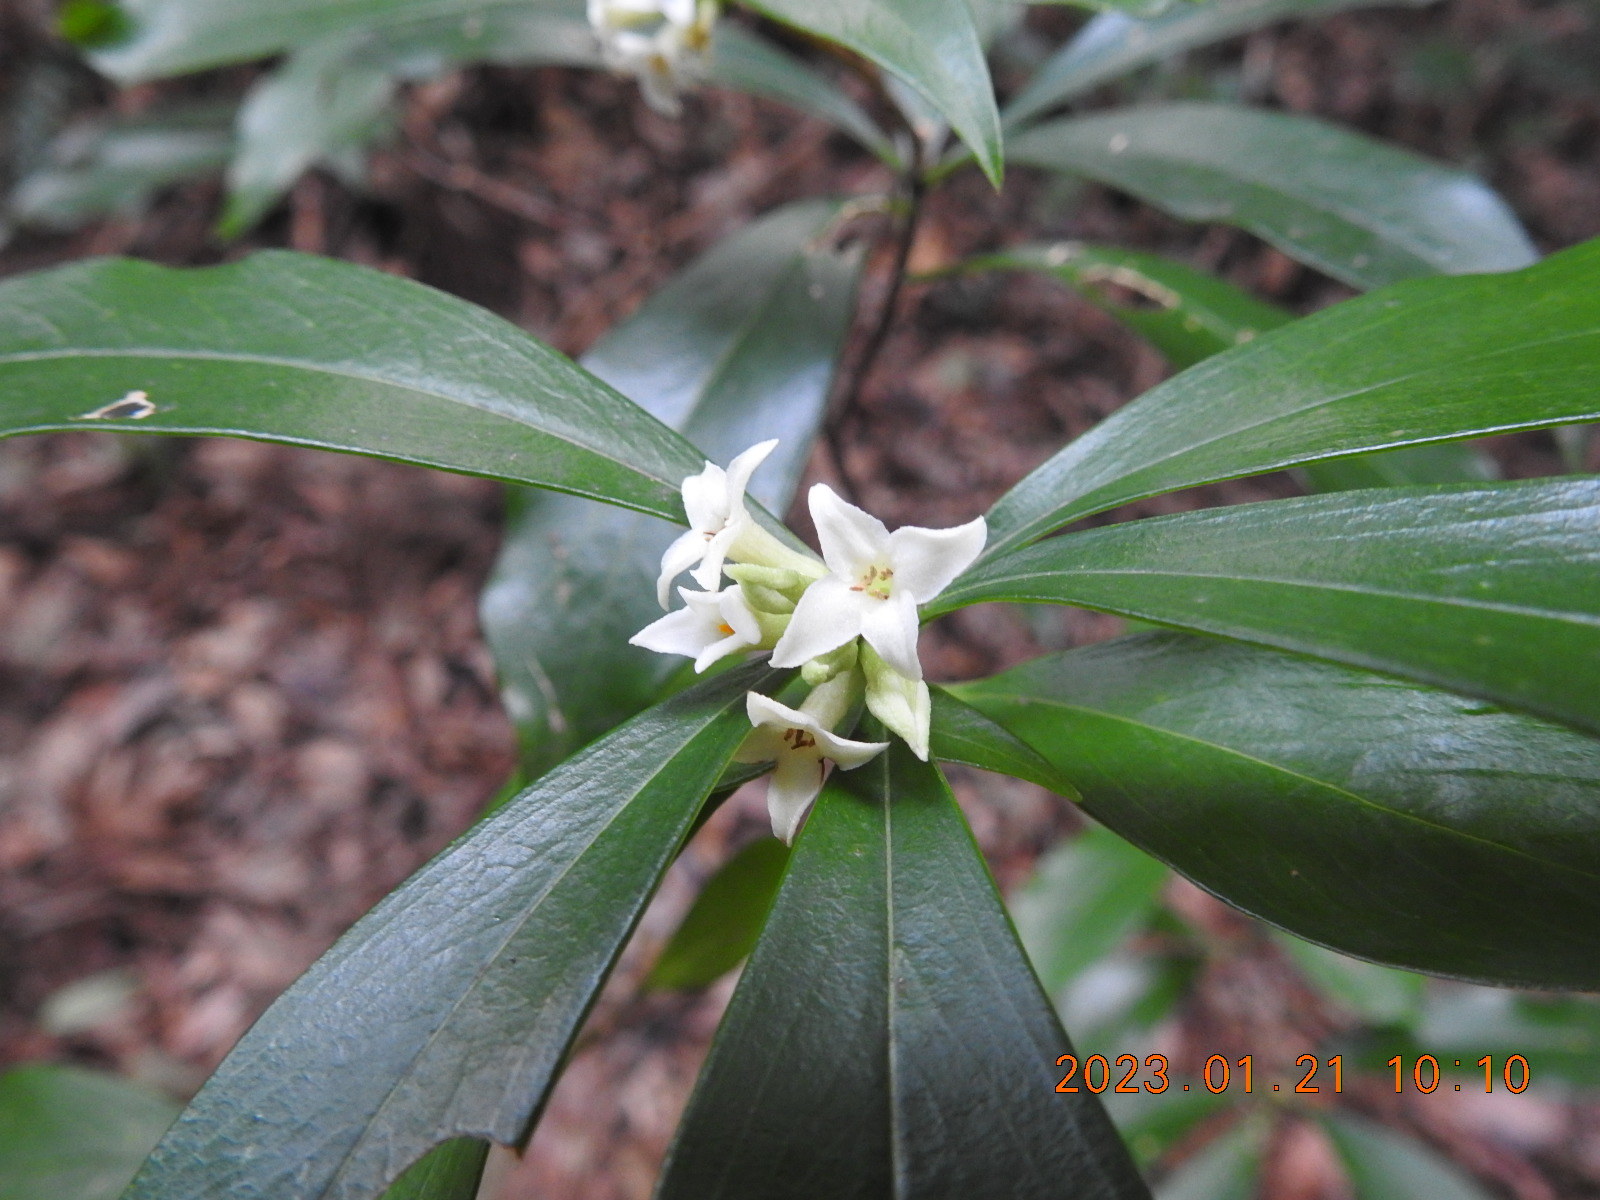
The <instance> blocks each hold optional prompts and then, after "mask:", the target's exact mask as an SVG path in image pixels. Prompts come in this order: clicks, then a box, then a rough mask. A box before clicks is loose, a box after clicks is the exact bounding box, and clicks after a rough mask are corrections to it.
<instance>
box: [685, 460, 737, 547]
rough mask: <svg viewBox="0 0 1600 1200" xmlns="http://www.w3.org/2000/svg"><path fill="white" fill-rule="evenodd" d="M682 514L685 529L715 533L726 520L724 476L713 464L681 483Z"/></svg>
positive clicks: (725, 484)
mask: <svg viewBox="0 0 1600 1200" xmlns="http://www.w3.org/2000/svg"><path fill="white" fill-rule="evenodd" d="M683 511H684V513H685V514H686V515H687V516H688V518H689V527H690V528H691V529H698V530H699V531H700V532H701V533H716V532H718V531H719V530H720V529H721V528H722V526H723V524H724V523H725V522H726V521H727V519H728V476H727V473H726V472H724V471H723V469H722V468H721V467H719V466H717V464H716V463H709V462H708V463H707V464H706V469H705V470H704V471H701V472H700V473H699V474H698V475H690V476H688V477H686V478H685V479H684V481H683Z"/></svg>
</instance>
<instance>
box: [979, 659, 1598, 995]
mask: <svg viewBox="0 0 1600 1200" xmlns="http://www.w3.org/2000/svg"><path fill="white" fill-rule="evenodd" d="M960 690H961V694H962V696H963V698H964V699H966V700H968V701H969V702H971V703H972V704H974V705H976V706H977V707H979V708H981V709H982V710H983V711H985V712H987V713H989V714H990V715H991V716H993V717H994V718H995V719H996V720H999V721H1002V722H1003V723H1004V724H1005V725H1006V726H1007V727H1008V728H1010V729H1011V730H1012V731H1013V732H1015V733H1016V734H1017V735H1018V736H1020V737H1022V738H1024V739H1026V740H1027V741H1028V742H1030V743H1031V744H1032V745H1033V746H1034V747H1036V748H1037V749H1038V750H1039V752H1040V753H1041V754H1043V755H1045V757H1047V758H1049V759H1050V760H1051V761H1052V762H1054V763H1055V764H1056V765H1057V766H1058V767H1059V768H1060V769H1061V770H1062V771H1063V772H1064V773H1065V774H1067V775H1069V776H1070V777H1071V778H1072V779H1073V780H1074V781H1075V782H1077V784H1078V786H1079V787H1080V788H1081V789H1082V791H1083V796H1084V801H1083V803H1084V807H1085V808H1086V809H1087V810H1088V811H1089V812H1090V813H1091V814H1093V816H1094V817H1095V818H1096V819H1097V820H1100V821H1102V822H1104V823H1105V824H1106V825H1108V826H1110V827H1111V828H1112V829H1113V830H1115V831H1116V832H1117V833H1119V834H1121V835H1122V836H1123V837H1126V838H1127V839H1128V840H1129V841H1131V842H1133V843H1134V844H1135V845H1137V846H1140V847H1142V848H1143V849H1144V850H1146V851H1148V852H1149V853H1151V854H1154V855H1155V856H1156V857H1157V858H1160V859H1162V860H1164V861H1165V862H1167V863H1169V864H1170V865H1172V866H1173V867H1175V868H1176V869H1178V870H1179V871H1182V872H1183V873H1184V874H1185V875H1187V876H1189V878H1191V879H1193V880H1194V881H1195V882H1197V883H1198V884H1200V885H1201V886H1202V887H1204V888H1207V889H1208V890H1210V891H1212V892H1214V893H1216V894H1217V895H1219V896H1221V897H1222V898H1223V899H1225V900H1227V901H1229V902H1230V903H1232V904H1235V905H1237V906H1238V907H1240V908H1242V909H1244V910H1245V911H1246V912H1250V913H1254V914H1255V915H1257V916H1260V917H1263V918H1264V919H1266V920H1268V921H1271V922H1272V923H1274V924H1276V925H1279V926H1281V927H1283V928H1285V929H1288V930H1289V931H1290V932H1292V933H1296V934H1298V935H1300V936H1301V937H1304V938H1308V939H1310V940H1311V941H1314V942H1318V943H1320V944H1322V945H1326V946H1330V947H1332V948H1333V949H1336V950H1340V951H1343V952H1345V953H1347V954H1354V955H1357V956H1359V957H1361V958H1366V959H1371V960H1374V961H1377V962H1383V963H1389V964H1392V965H1395V966H1401V967H1406V968H1409V969H1412V970H1420V971H1429V972H1434V973H1437V974H1443V975H1457V976H1463V977H1467V978H1475V979H1480V980H1485V981H1489V982H1495V983H1506V984H1524V985H1529V986H1550V987H1576V988H1590V989H1593V988H1596V987H1597V986H1600V965H1597V963H1596V960H1595V957H1594V955H1593V954H1592V953H1590V952H1589V948H1591V947H1592V946H1593V944H1594V941H1595V938H1596V935H1597V933H1600V888H1597V887H1596V881H1597V879H1600V843H1597V842H1596V839H1594V838H1593V837H1590V836H1588V832H1587V831H1588V829H1589V827H1590V824H1591V821H1590V815H1591V814H1592V813H1594V812H1595V811H1597V806H1600V742H1597V741H1596V740H1595V739H1593V738H1588V737H1583V736H1581V735H1579V734H1576V733H1573V732H1572V731H1570V730H1567V729H1564V728H1562V727H1560V726H1556V725H1550V724H1546V723H1545V722H1543V721H1540V720H1537V719H1534V718H1531V717H1525V716H1521V715H1518V714H1515V713H1508V712H1503V711H1499V710H1496V709H1493V708H1490V707H1487V706H1485V705H1483V704H1481V703H1478V702H1476V701H1472V700H1467V699H1464V698H1462V697H1459V696H1453V695H1450V694H1449V693H1446V692H1437V691H1432V690H1428V689H1421V688H1415V687H1411V686H1408V685H1406V684H1403V683H1398V682H1395V681H1393V680H1389V679H1384V678H1382V677H1380V676H1376V675H1369V674H1366V673H1364V672H1358V671H1350V670H1347V669H1345V668H1343V667H1337V666H1332V665H1329V664H1325V663H1319V662H1315V661H1312V660H1309V659H1302V658H1297V657H1294V656H1291V655H1283V654H1275V653H1272V652H1269V651H1262V650H1256V649H1253V648H1250V647H1247V646H1239V645H1230V644H1228V643H1225V642H1214V641H1210V640H1207V639H1202V638H1190V637H1182V636H1177V635H1171V634H1144V635H1139V636H1136V637H1131V638H1123V639H1119V640H1117V641H1113V642H1107V643H1102V644H1100V645H1096V646H1092V647H1089V648H1088V649H1085V650H1079V651H1074V652H1072V653H1069V654H1065V655H1058V656H1054V657H1050V658H1044V659H1039V660H1037V661H1035V662H1032V663H1028V664H1026V665H1024V666H1021V667H1018V668H1015V669H1014V670H1011V671H1008V672H1006V673H1004V674H1002V675H999V676H996V677H995V678H994V679H991V680H985V681H982V682H979V683H974V684H968V685H965V686H964V687H962V688H961V689H960Z"/></svg>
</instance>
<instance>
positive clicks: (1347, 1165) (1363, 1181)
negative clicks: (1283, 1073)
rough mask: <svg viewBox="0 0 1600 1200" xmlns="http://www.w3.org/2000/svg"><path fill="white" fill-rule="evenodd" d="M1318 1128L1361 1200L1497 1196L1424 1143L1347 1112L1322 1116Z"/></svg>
mask: <svg viewBox="0 0 1600 1200" xmlns="http://www.w3.org/2000/svg"><path fill="white" fill-rule="evenodd" d="M1319 1124H1321V1126H1322V1128H1323V1130H1324V1131H1325V1132H1326V1133H1327V1135H1328V1140H1329V1141H1331V1142H1332V1143H1333V1148H1334V1152H1335V1153H1336V1154H1338V1156H1339V1162H1340V1165H1342V1166H1343V1167H1344V1169H1345V1173H1346V1174H1347V1175H1348V1176H1349V1178H1350V1185H1351V1187H1352V1188H1354V1190H1355V1197H1356V1200H1490V1197H1491V1195H1492V1193H1490V1192H1489V1191H1487V1190H1486V1189H1484V1188H1483V1187H1481V1186H1479V1185H1478V1184H1477V1183H1476V1182H1475V1181H1474V1180H1473V1179H1472V1177H1471V1176H1469V1175H1468V1174H1466V1172H1464V1171H1462V1170H1461V1168H1459V1167H1457V1166H1456V1165H1455V1164H1454V1163H1452V1162H1450V1161H1448V1160H1447V1159H1444V1158H1441V1157H1440V1156H1439V1155H1438V1154H1436V1153H1434V1152H1433V1151H1432V1150H1430V1149H1428V1148H1427V1147H1426V1146H1424V1145H1423V1144H1422V1143H1421V1142H1418V1141H1415V1140H1413V1139H1412V1138H1408V1137H1402V1136H1401V1135H1400V1134H1397V1133H1395V1132H1394V1131H1392V1130H1389V1129H1385V1128H1384V1127H1383V1126H1382V1125H1378V1124H1376V1123H1374V1122H1372V1121H1367V1120H1363V1119H1362V1118H1360V1117H1353V1116H1349V1115H1347V1114H1344V1113H1337V1114H1335V1113H1326V1114H1323V1115H1322V1116H1321V1118H1320V1120H1319Z"/></svg>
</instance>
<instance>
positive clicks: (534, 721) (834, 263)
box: [482, 200, 861, 773]
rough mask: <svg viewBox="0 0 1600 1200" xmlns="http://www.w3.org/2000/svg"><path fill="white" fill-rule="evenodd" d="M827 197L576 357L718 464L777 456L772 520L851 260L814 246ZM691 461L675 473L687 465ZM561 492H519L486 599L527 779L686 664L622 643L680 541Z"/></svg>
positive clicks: (847, 307) (812, 410)
mask: <svg viewBox="0 0 1600 1200" xmlns="http://www.w3.org/2000/svg"><path fill="white" fill-rule="evenodd" d="M839 209H840V204H839V202H837V201H829V200H812V201H803V202H800V203H798V204H793V205H789V206H787V207H785V208H783V209H780V210H778V211H777V212H775V213H773V214H771V215H769V216H767V217H765V218H763V219H762V220H760V221H758V222H756V223H755V224H754V225H751V226H750V227H749V228H748V229H745V230H743V231H742V232H740V233H739V234H737V235H735V236H734V237H732V238H730V239H729V240H728V241H726V242H724V243H722V245H720V246H719V247H717V248H716V249H714V250H713V251H712V252H711V253H710V254H708V255H706V256H705V257H704V258H703V259H701V260H700V261H699V262H697V263H695V264H694V265H693V266H691V267H690V268H689V269H688V270H687V271H685V272H683V274H681V275H680V276H678V277H677V278H676V279H675V280H673V281H672V282H671V283H670V284H668V285H667V287H665V288H664V289H662V291H660V292H659V293H657V294H656V295H655V296H653V297H651V299H650V300H648V301H646V302H645V304H644V306H643V307H642V308H640V309H639V311H638V312H637V313H636V314H634V316H633V318H632V319H631V320H629V321H628V322H627V323H626V324H624V325H623V326H622V327H620V328H619V329H617V330H616V331H615V332H613V333H612V334H611V335H610V336H608V337H607V338H605V339H604V340H603V341H602V342H601V343H600V344H599V345H597V346H596V347H595V348H594V349H593V350H591V351H590V352H589V354H588V355H587V356H586V358H585V360H584V362H585V365H586V366H587V367H588V368H589V369H590V370H591V371H593V372H594V373H595V374H596V375H597V376H599V377H600V378H601V379H604V380H606V381H607V382H608V383H610V384H611V385H612V386H614V387H616V388H617V389H619V390H620V391H621V392H623V393H624V394H625V395H628V396H632V397H633V398H634V399H635V400H637V401H638V402H639V403H640V404H641V405H643V406H644V408H645V409H646V410H648V411H649V412H651V413H652V414H654V415H655V416H656V417H659V418H660V419H661V420H662V421H664V422H666V423H667V424H668V425H671V426H672V427H674V428H676V429H680V430H683V431H684V432H685V433H686V434H687V435H688V436H689V437H690V438H691V439H693V440H694V441H695V442H696V443H698V444H699V445H700V446H702V447H703V448H704V450H705V454H706V455H707V456H708V457H710V458H713V459H716V460H717V461H718V462H722V463H726V462H727V461H728V460H729V459H730V458H732V457H733V456H734V455H735V454H737V453H739V452H740V451H742V450H744V449H745V448H746V447H748V446H751V445H753V444H754V443H756V442H759V441H763V440H765V439H766V438H770V437H777V438H779V439H780V444H779V446H778V448H777V449H776V450H775V451H774V452H773V455H772V457H770V458H769V459H768V460H767V461H766V462H765V463H764V464H763V465H762V467H761V469H760V470H759V471H758V472H757V473H756V476H755V479H754V480H753V481H752V484H751V489H750V494H751V495H753V496H754V497H755V498H756V499H757V500H758V501H761V502H762V503H764V504H767V505H769V506H770V507H771V508H773V509H775V510H777V511H779V512H781V511H783V510H784V509H785V508H787V507H788V504H789V499H790V497H791V496H792V495H793V494H794V489H795V488H796V487H797V486H798V484H799V479H800V473H801V472H802V471H803V470H804V469H805V463H806V459H807V457H808V456H809V454H810V450H811V442H812V440H813V439H814V437H815V436H816V432H817V429H818V427H819V426H820V424H821V420H822V413H823V407H824V405H825V404H826V401H827V394H828V386H829V383H830V382H831V380H832V377H833V369H834V364H835V359H836V358H837V355H838V351H839V347H840V344H841V342H842V341H843V338H844V336H845V333H846V332H847V330H848V327H849V322H850V316H851V312H852V310H853V307H854V297H855V287H856V282H857V280H858V278H859V275H860V268H861V259H860V256H859V255H858V254H856V253H854V252H839V251H835V250H832V249H830V248H828V247H827V246H826V245H820V244H817V243H818V239H819V238H821V237H822V235H823V233H824V232H825V231H826V230H827V228H828V227H829V226H830V225H831V224H832V222H833V221H834V219H835V218H836V217H837V215H838V213H839ZM702 465H703V460H702V459H700V458H698V457H697V458H696V460H695V461H694V463H693V465H692V466H691V467H690V468H689V469H688V470H686V471H683V472H682V473H681V474H684V475H687V474H690V473H691V472H693V471H698V470H699V469H700V467H701V466H702ZM677 532H678V531H677V530H675V529H669V528H667V527H666V526H664V525H662V524H661V523H659V522H657V521H653V520H649V519H647V518H640V517H634V516H633V515H631V514H626V513H619V512H616V511H614V510H611V509H608V508H602V507H600V506H598V505H594V504H589V503H585V502H582V501H577V500H569V499H567V498H566V497H559V496H547V495H543V494H537V493H535V494H528V495H524V496H521V497H519V498H518V500H517V503H516V507H515V509H514V513H513V516H512V520H511V524H510V528H509V529H508V530H507V533H506V539H505V543H504V546H503V548H502V550H501V555H500V561H499V562H498V563H497V564H496V567H495V570H494V574H493V576H492V577H491V579H490V581H489V586H488V588H487V589H486V590H485V592H484V596H483V602H482V614H483V627H484V632H485V634H486V636H487V638H488V640H489V645H490V647H491V649H492V650H493V651H494V655H495V661H496V662H497V664H498V665H499V668H500V677H501V683H502V687H503V688H504V691H505V697H506V707H507V710H508V711H509V712H510V714H511V716H512V719H513V720H514V721H515V722H516V723H517V726H518V729H519V732H520V733H521V735H522V742H523V751H524V759H525V762H526V765H527V767H528V768H529V769H530V770H532V771H534V772H536V773H537V772H539V771H543V770H546V769H548V768H549V767H551V766H553V765H554V764H555V763H557V762H560V761H561V760H562V759H563V758H565V757H566V756H567V755H568V754H570V753H571V752H572V751H573V750H575V749H576V748H577V747H579V746H582V745H584V744H585V743H587V742H588V741H589V740H590V739H592V738H594V737H597V736H599V734H601V733H603V732H604V731H605V730H607V729H610V728H611V727H612V726H613V725H615V724H616V723H617V722H618V721H622V720H626V719H627V718H628V717H630V716H632V715H633V714H634V713H636V712H638V711H639V710H640V709H642V708H643V707H645V706H646V705H647V704H650V703H651V702H653V701H654V700H656V699H658V698H659V697H660V695H661V694H662V691H663V689H665V688H666V687H667V686H668V685H669V684H670V682H671V681H672V680H673V679H674V678H675V677H677V676H680V675H682V674H683V671H684V668H685V667H686V666H687V665H688V664H687V662H686V661H685V660H683V659H679V658H673V657H669V656H666V655H660V654H654V653H652V652H650V651H648V650H642V649H640V648H638V647H636V646H630V645H628V639H629V638H630V637H632V636H633V635H634V634H635V633H637V632H638V631H639V630H640V629H642V628H644V626H646V625H648V624H649V623H650V622H651V621H653V620H655V619H656V618H657V617H659V616H660V615H661V610H660V608H659V607H658V606H657V603H656V587H655V580H656V575H657V573H658V571H659V568H660V562H661V552H662V551H663V550H664V549H665V548H666V546H667V544H668V543H669V542H670V541H671V540H672V539H673V537H674V536H676V534H677Z"/></svg>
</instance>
